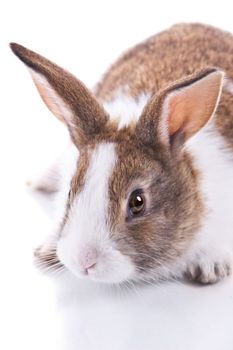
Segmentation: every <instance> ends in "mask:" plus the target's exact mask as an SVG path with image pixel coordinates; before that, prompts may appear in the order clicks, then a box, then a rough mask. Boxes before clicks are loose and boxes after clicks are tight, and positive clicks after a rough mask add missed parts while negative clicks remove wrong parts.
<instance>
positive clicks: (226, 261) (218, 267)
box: [185, 252, 233, 284]
mask: <svg viewBox="0 0 233 350" xmlns="http://www.w3.org/2000/svg"><path fill="white" fill-rule="evenodd" d="M232 270H233V253H232V254H230V253H229V252H222V254H221V255H220V254H219V253H218V254H217V255H216V256H214V255H213V253H211V254H210V255H209V254H207V253H203V255H199V256H198V257H197V259H195V260H193V261H190V262H189V263H188V264H187V268H186V273H185V274H186V276H187V278H188V279H189V280H192V281H196V282H199V283H202V284H211V283H216V282H218V281H219V280H221V279H223V278H225V277H227V276H229V275H230V274H231V273H232Z"/></svg>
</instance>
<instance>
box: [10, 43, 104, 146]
mask: <svg viewBox="0 0 233 350" xmlns="http://www.w3.org/2000/svg"><path fill="white" fill-rule="evenodd" d="M10 46H11V49H12V51H13V52H14V53H15V55H16V56H18V58H19V59H20V60H21V61H23V62H24V63H25V64H26V65H27V66H28V68H29V70H30V73H31V75H32V78H33V81H34V83H35V85H36V87H37V89H38V91H39V93H40V95H41V97H42V99H43V101H44V102H45V104H46V105H47V107H48V108H49V109H50V111H51V112H52V113H53V114H54V115H55V116H56V117H57V118H58V119H60V120H61V121H63V122H64V123H65V124H66V125H67V127H68V129H69V132H70V134H71V138H72V140H73V142H74V144H75V145H76V146H77V147H79V148H80V147H82V146H83V145H84V144H86V143H87V142H88V141H89V140H92V139H93V137H95V135H96V134H98V133H100V132H102V131H103V128H104V126H105V124H106V122H107V121H108V115H107V113H106V112H105V111H104V109H103V108H102V107H101V106H100V104H99V103H98V102H97V100H96V98H95V97H94V96H93V94H92V93H91V92H90V91H89V90H88V89H87V88H86V87H85V86H84V84H83V83H81V82H80V81H79V80H78V79H76V78H75V77H74V76H73V75H71V74H70V73H68V72H66V71H65V70H63V69H62V68H60V67H58V66H57V65H55V64H54V63H52V62H50V61H49V60H47V59H46V58H44V57H42V56H40V55H38V54H37V53H35V52H33V51H30V50H28V49H26V48H25V47H23V46H21V45H18V44H15V43H12V44H10Z"/></svg>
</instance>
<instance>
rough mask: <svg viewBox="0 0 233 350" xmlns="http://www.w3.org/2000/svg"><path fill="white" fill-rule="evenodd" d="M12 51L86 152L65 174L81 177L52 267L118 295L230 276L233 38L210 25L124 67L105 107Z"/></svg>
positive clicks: (49, 68)
mask: <svg viewBox="0 0 233 350" xmlns="http://www.w3.org/2000/svg"><path fill="white" fill-rule="evenodd" d="M12 48H13V50H14V52H15V53H16V54H17V55H18V56H19V57H20V59H21V60H22V61H24V62H25V63H26V64H27V65H28V66H29V68H30V72H31V74H32V76H33V80H34V82H35V84H36V86H37V88H38V90H39V92H40V94H41V96H42V98H43V100H44V101H45V103H46V104H47V106H48V107H49V108H50V110H51V111H52V112H53V113H54V114H55V115H56V116H57V117H58V118H59V119H61V120H62V121H63V122H64V123H65V124H66V125H67V126H68V129H69V131H70V135H71V139H72V141H73V143H74V144H75V146H76V147H77V148H78V149H79V151H80V152H79V160H78V164H76V163H75V164H73V165H72V171H71V172H69V171H68V170H69V169H67V171H65V172H66V173H67V174H68V173H69V174H70V173H71V175H69V176H68V181H66V186H65V189H64V198H65V199H64V202H65V203H63V207H64V209H63V215H62V219H60V222H61V225H60V227H59V232H58V234H57V236H56V237H55V238H54V240H53V243H52V244H51V241H49V243H48V244H45V245H43V246H42V248H41V249H40V250H38V251H37V257H38V259H39V261H40V263H41V264H42V265H45V266H46V267H48V266H50V267H51V268H57V267H58V268H62V269H65V270H67V269H68V270H70V271H72V273H74V274H75V275H76V274H77V275H79V276H80V275H81V276H83V277H84V278H87V277H88V278H89V277H90V278H91V279H93V280H96V281H99V282H110V283H124V282H127V281H137V282H138V281H154V280H156V281H157V280H158V279H160V278H169V277H171V276H175V277H180V276H182V275H183V274H187V275H188V276H189V277H190V278H191V279H194V280H198V281H200V282H203V283H210V282H215V281H217V280H218V279H220V278H222V277H225V276H227V275H228V274H229V273H230V272H231V270H232V266H233V258H232V257H233V218H232V215H231V208H232V207H233V190H232V189H233V156H232V155H233V112H232V107H233V95H232V91H233V88H232V86H233V84H232V82H231V79H232V78H233V38H232V36H231V35H230V34H228V33H225V32H222V31H220V30H218V29H214V28H212V27H208V26H203V25H198V24H191V25H185V24H184V25H177V26H174V27H172V28H171V29H170V30H168V31H166V32H163V33H160V34H158V35H156V36H154V37H152V38H150V39H149V40H148V41H146V42H145V43H143V44H140V45H138V46H136V47H135V48H133V49H132V50H130V51H128V52H127V53H126V54H125V55H124V56H122V58H121V59H120V60H119V61H117V63H116V64H115V65H113V66H112V68H111V69H110V70H109V71H108V72H107V74H106V75H105V76H104V78H103V80H102V82H101V83H100V84H99V85H98V86H97V87H96V89H95V94H96V96H97V99H98V102H97V99H96V98H95V97H94V96H93V95H91V93H90V92H89V91H88V90H87V89H86V88H85V86H84V85H83V84H82V83H81V82H79V81H78V80H76V79H75V78H74V77H73V76H71V75H70V74H69V73H67V72H65V71H64V70H62V69H60V68H59V67H57V66H55V65H53V64H51V62H49V61H47V60H46V59H44V58H42V57H41V56H39V55H37V54H35V53H33V52H31V51H29V50H27V49H25V48H23V47H20V46H18V45H13V46H12ZM211 66H214V67H218V68H209V67H211ZM219 68H220V69H221V70H224V71H225V72H226V79H225V80H224V81H223V73H222V71H221V70H220V69H219ZM190 74H191V75H190ZM187 75H188V76H187ZM177 80H178V81H177ZM174 81H175V83H173V82H174ZM222 89H223V93H222V96H221V99H220V94H221V91H222ZM219 99H220V104H219V107H218V110H217V113H216V116H215V117H212V116H213V115H214V113H215V110H216V107H217V105H218V103H219ZM101 104H102V105H103V106H104V108H102V106H101ZM106 111H107V112H108V113H109V115H108V114H107V113H106ZM207 123H208V125H207V126H206V127H205V128H203V126H204V125H205V124H207ZM195 134H196V135H195ZM77 154H78V152H77ZM70 182H71V184H70ZM68 192H69V196H68ZM67 197H68V198H67Z"/></svg>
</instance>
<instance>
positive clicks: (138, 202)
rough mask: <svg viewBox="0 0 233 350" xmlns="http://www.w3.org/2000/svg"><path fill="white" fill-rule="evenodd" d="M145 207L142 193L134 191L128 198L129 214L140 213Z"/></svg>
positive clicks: (135, 214)
mask: <svg viewBox="0 0 233 350" xmlns="http://www.w3.org/2000/svg"><path fill="white" fill-rule="evenodd" d="M144 207H145V197H144V195H143V194H142V193H141V192H139V191H134V192H133V193H132V194H131V196H130V198H129V203H128V209H129V212H130V214H131V216H137V215H139V214H141V213H142V212H143V210H144Z"/></svg>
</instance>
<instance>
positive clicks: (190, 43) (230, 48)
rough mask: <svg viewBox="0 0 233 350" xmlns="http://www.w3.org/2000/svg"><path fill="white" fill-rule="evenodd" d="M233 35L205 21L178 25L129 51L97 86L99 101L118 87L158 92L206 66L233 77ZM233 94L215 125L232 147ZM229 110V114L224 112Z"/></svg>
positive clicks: (224, 101) (227, 96) (226, 99)
mask: <svg viewBox="0 0 233 350" xmlns="http://www.w3.org/2000/svg"><path fill="white" fill-rule="evenodd" d="M232 60H233V36H232V35H231V34H230V33H227V32H225V31H222V30H220V29H217V28H214V27H211V26H206V25H203V24H178V25H175V26H173V27H171V28H170V29H168V30H166V31H164V32H161V33H159V34H156V35H154V36H152V37H151V38H149V39H148V40H146V41H145V42H144V43H142V44H139V45H137V46H135V47H134V48H132V49H130V50H128V51H127V52H126V53H125V54H123V56H122V57H121V58H120V59H119V60H118V61H117V62H116V63H115V64H114V65H112V67H111V68H110V70H109V71H108V72H107V73H106V74H105V75H104V77H103V79H102V81H101V82H100V83H99V84H98V85H97V87H96V95H97V97H98V98H99V100H100V101H106V100H108V101H110V100H111V99H112V98H113V97H114V95H115V93H116V91H117V90H118V89H123V88H126V90H127V92H129V93H130V94H132V95H133V96H135V97H136V96H138V95H139V94H140V93H141V92H142V91H144V92H151V91H152V92H154V93H155V92H156V91H158V90H161V89H164V88H165V87H166V86H167V85H168V84H171V83H172V82H174V81H176V80H180V79H182V78H183V77H184V76H185V75H189V74H193V73H195V72H197V71H199V70H201V69H203V68H206V67H207V66H214V67H219V68H221V69H222V70H224V71H225V72H226V76H227V77H228V78H230V79H233V61H232ZM232 98H233V97H232V95H230V94H228V93H225V92H224V93H223V97H222V99H221V103H220V108H219V110H218V118H216V125H217V128H218V130H219V132H220V133H221V134H222V135H223V136H224V137H225V138H226V140H227V143H228V145H229V146H230V147H232V148H233V137H232V135H233V108H230V106H231V105H232V103H231V101H232ZM226 111H227V113H225V112H226Z"/></svg>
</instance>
